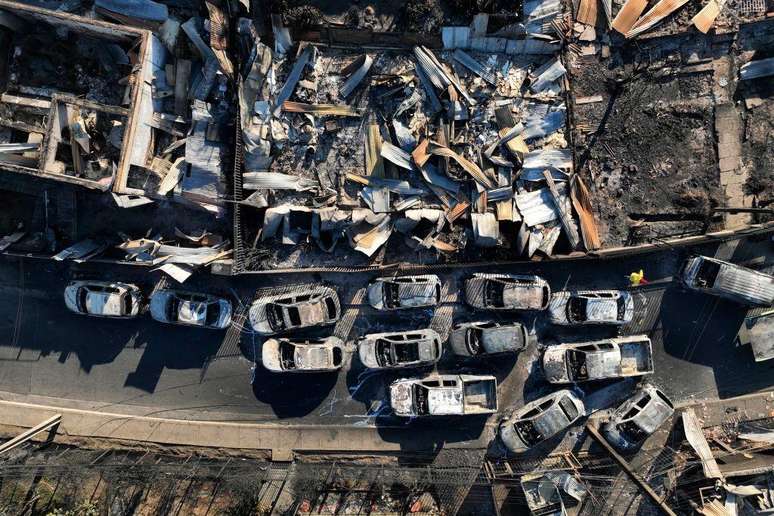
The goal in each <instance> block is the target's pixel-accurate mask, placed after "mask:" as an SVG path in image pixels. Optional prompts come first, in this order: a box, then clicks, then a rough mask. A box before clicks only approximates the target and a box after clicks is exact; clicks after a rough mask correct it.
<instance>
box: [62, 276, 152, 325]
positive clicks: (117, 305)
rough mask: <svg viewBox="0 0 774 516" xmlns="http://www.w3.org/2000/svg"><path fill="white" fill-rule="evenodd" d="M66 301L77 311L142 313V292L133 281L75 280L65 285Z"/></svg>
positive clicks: (114, 314)
mask: <svg viewBox="0 0 774 516" xmlns="http://www.w3.org/2000/svg"><path fill="white" fill-rule="evenodd" d="M64 300H65V304H66V305H67V308H69V309H70V310H72V311H73V312H75V313H77V314H84V315H94V316H97V317H115V318H119V317H120V318H129V317H136V316H137V314H139V313H140V305H141V304H142V293H141V292H140V288H139V287H137V285H132V284H131V283H116V282H112V281H73V282H70V284H69V285H67V287H65V291H64Z"/></svg>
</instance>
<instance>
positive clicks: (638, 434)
mask: <svg viewBox="0 0 774 516" xmlns="http://www.w3.org/2000/svg"><path fill="white" fill-rule="evenodd" d="M616 428H618V432H619V433H620V434H621V436H622V437H623V438H624V439H625V440H626V441H627V442H629V443H630V444H638V443H640V442H641V441H644V440H645V438H646V437H647V436H648V434H647V433H646V432H645V431H644V430H643V429H642V428H640V427H639V426H638V425H637V424H636V423H634V422H633V421H624V422H623V423H620V424H618V425H616Z"/></svg>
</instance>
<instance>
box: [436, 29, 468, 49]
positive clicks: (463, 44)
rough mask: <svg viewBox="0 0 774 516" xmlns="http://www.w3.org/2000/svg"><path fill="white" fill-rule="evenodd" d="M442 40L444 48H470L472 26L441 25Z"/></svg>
mask: <svg viewBox="0 0 774 516" xmlns="http://www.w3.org/2000/svg"><path fill="white" fill-rule="evenodd" d="M441 40H442V41H443V48H444V49H447V50H454V49H455V48H468V45H469V44H470V27H441Z"/></svg>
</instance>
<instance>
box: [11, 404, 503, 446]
mask: <svg viewBox="0 0 774 516" xmlns="http://www.w3.org/2000/svg"><path fill="white" fill-rule="evenodd" d="M56 414H61V415H62V423H61V424H60V425H59V428H58V430H57V435H62V436H67V437H81V438H91V439H94V438H97V439H114V440H122V441H139V442H151V443H157V444H164V445H175V446H197V447H214V448H229V449H242V450H269V451H271V452H272V455H279V456H287V455H289V453H290V452H291V451H305V452H358V453H362V452H378V453H391V452H392V453H395V452H416V451H429V449H428V447H427V446H426V445H425V444H423V443H422V439H419V438H418V437H419V436H416V437H415V438H411V439H405V440H402V441H403V442H397V440H396V441H389V440H385V436H384V435H383V431H384V430H385V429H381V428H379V427H376V426H341V425H306V424H293V423H291V424H283V423H240V422H221V421H196V420H184V419H170V418H161V417H152V416H142V415H132V414H120V413H115V412H100V411H96V410H84V409H76V408H67V407H62V406H54V405H40V404H34V403H26V402H21V401H9V400H0V424H1V425H7V426H13V427H21V428H29V427H33V426H35V425H37V424H39V423H40V422H41V421H43V420H45V419H47V418H49V417H52V416H54V415H56ZM386 430H387V431H388V432H395V429H386ZM487 430H491V425H486V427H485V428H484V429H483V431H482V432H481V436H480V437H479V438H478V439H476V440H473V441H460V442H456V443H444V445H445V446H446V447H449V448H481V447H486V445H487V443H488V441H489V438H490V432H489V431H487ZM400 431H401V432H403V430H400ZM43 437H44V436H43V435H41V436H39V438H41V439H42V438H43ZM430 449H432V448H430Z"/></svg>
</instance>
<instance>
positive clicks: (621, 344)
mask: <svg viewBox="0 0 774 516" xmlns="http://www.w3.org/2000/svg"><path fill="white" fill-rule="evenodd" d="M543 372H544V373H545V375H546V379H547V380H548V381H549V382H551V383H572V382H586V381H591V380H604V379H608V378H625V377H628V376H641V375H645V374H650V373H652V372H653V351H652V350H651V345H650V339H649V338H648V337H647V336H645V335H634V336H631V337H618V338H614V339H604V340H599V341H595V342H577V343H571V344H557V345H553V346H549V347H548V348H547V349H546V350H545V352H544V353H543Z"/></svg>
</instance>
